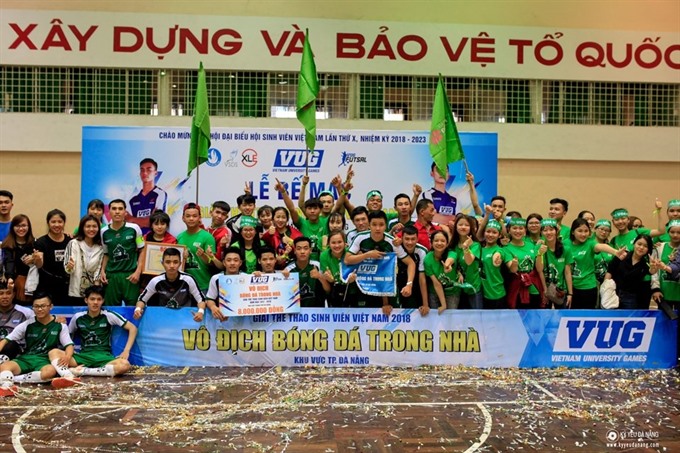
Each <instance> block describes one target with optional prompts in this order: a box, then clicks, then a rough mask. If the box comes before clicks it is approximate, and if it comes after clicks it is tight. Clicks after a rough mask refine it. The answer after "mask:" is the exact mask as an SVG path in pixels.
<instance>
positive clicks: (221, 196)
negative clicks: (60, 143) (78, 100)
mask: <svg viewBox="0 0 680 453" xmlns="http://www.w3.org/2000/svg"><path fill="white" fill-rule="evenodd" d="M187 125H188V122H187ZM190 135H191V134H190V132H189V128H188V127H185V128H180V127H169V128H164V127H104V126H86V127H83V147H82V173H81V181H82V182H81V212H83V213H85V212H87V204H88V202H89V201H90V200H92V199H94V198H99V199H101V200H104V202H105V203H108V202H109V201H110V200H113V199H115V198H120V199H123V200H125V201H127V202H128V206H129V207H130V210H131V211H132V212H131V213H132V214H133V215H134V216H136V217H140V216H142V215H146V214H149V213H150V212H151V211H152V209H153V208H156V207H160V206H155V205H154V206H151V205H150V204H149V203H148V202H147V206H143V207H141V208H139V207H137V206H131V205H132V203H131V201H132V200H133V199H135V200H137V199H143V200H147V199H148V196H147V194H148V193H149V190H151V189H154V193H156V194H160V195H159V196H161V197H162V198H163V200H167V201H166V202H165V203H164V209H165V211H166V212H167V213H168V214H169V215H170V219H171V222H170V232H171V233H172V234H174V235H175V236H176V235H177V234H179V233H180V232H181V231H183V230H184V229H185V228H184V223H183V222H182V206H184V205H185V204H186V203H188V202H196V195H197V193H198V203H199V204H200V205H201V206H202V208H203V209H202V211H201V214H202V217H203V221H204V223H205V224H206V226H208V225H209V224H210V218H209V209H210V205H211V204H212V203H213V202H215V201H216V200H224V201H226V202H228V203H229V204H230V205H231V207H232V211H231V215H235V214H238V209H237V207H236V198H237V197H238V196H239V195H242V194H243V192H244V188H245V187H246V186H247V187H248V189H249V190H250V192H251V194H252V195H253V196H254V197H255V199H256V200H257V206H258V207H260V206H263V205H269V206H273V207H276V206H283V199H282V197H281V195H280V194H279V193H278V192H277V191H276V190H275V189H274V187H275V184H276V180H279V181H281V182H282V183H283V184H284V185H285V186H286V187H287V189H288V193H289V194H290V196H291V198H292V199H293V200H294V201H297V200H298V199H299V197H300V194H301V190H302V179H303V177H304V176H305V174H307V175H308V176H309V183H308V184H307V192H306V194H305V197H306V199H309V198H313V197H317V196H319V194H320V193H321V192H323V191H330V192H331V193H332V194H333V195H334V196H335V197H337V196H338V194H337V189H336V188H335V187H334V186H332V185H331V181H332V179H333V178H334V177H335V176H337V175H340V176H341V177H342V178H343V180H345V178H346V176H347V172H348V170H349V168H350V166H351V168H352V169H353V172H354V177H353V178H352V185H353V189H352V190H351V191H350V193H349V197H350V200H351V201H352V203H353V204H354V205H356V206H359V205H363V204H364V203H365V201H366V194H367V193H368V192H369V191H372V190H376V189H377V190H380V191H381V192H382V194H383V196H384V200H383V205H384V209H385V210H386V211H388V212H389V211H392V210H394V206H393V204H394V203H393V200H394V197H395V195H397V194H400V193H406V194H411V192H412V188H413V184H418V185H420V186H421V187H422V189H423V195H422V196H424V197H427V198H430V199H431V200H433V202H434V204H435V209H436V210H437V215H438V216H440V217H438V220H437V221H438V222H443V221H446V220H447V219H452V218H453V216H454V215H455V214H457V213H459V212H464V213H468V214H470V213H472V202H471V198H470V188H469V184H468V183H467V182H466V179H465V166H464V165H463V163H462V162H454V163H451V164H449V167H448V170H449V171H448V175H445V176H444V177H442V176H440V175H439V173H438V172H437V171H436V170H433V169H432V158H431V157H430V152H429V147H428V139H429V131H365V130H322V129H319V130H318V133H317V137H316V144H317V145H316V149H314V151H313V152H307V150H305V146H304V133H303V131H302V129H301V128H299V129H266V128H213V129H212V130H211V134H210V136H211V145H210V150H209V152H208V161H207V162H206V163H205V164H204V165H201V166H199V167H198V169H197V170H194V171H193V172H192V174H191V177H190V178H189V179H188V180H186V179H185V178H186V174H187V161H188V157H189V141H190ZM460 138H461V143H462V145H463V149H464V150H465V157H466V159H467V165H468V167H469V168H470V171H471V172H472V173H473V174H474V183H475V187H476V191H477V194H478V197H479V202H480V205H481V204H483V203H487V204H489V203H491V197H493V196H495V195H496V193H497V160H498V136H497V134H496V133H486V132H485V133H477V132H475V133H471V132H468V133H466V132H462V133H461V134H460ZM143 159H153V161H154V162H156V164H157V165H156V166H155V168H154V169H153V170H154V171H153V175H152V177H153V179H152V182H153V184H150V183H151V181H149V180H148V179H149V177H148V175H145V176H144V180H143V179H142V176H141V174H140V162H141V161H142V160H143ZM197 185H198V191H197V187H196V186H197ZM105 215H106V214H105Z"/></svg>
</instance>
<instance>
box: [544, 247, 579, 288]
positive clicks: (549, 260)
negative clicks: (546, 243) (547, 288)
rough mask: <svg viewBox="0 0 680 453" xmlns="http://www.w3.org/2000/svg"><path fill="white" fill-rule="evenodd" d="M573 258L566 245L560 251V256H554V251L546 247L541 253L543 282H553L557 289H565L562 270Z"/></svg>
mask: <svg viewBox="0 0 680 453" xmlns="http://www.w3.org/2000/svg"><path fill="white" fill-rule="evenodd" d="M573 262H574V259H573V258H572V257H571V251H570V250H569V249H567V248H566V247H565V248H564V250H563V251H562V256H560V257H559V258H558V257H557V256H555V252H553V251H552V250H550V249H548V250H547V251H546V252H545V255H543V275H544V276H545V283H546V284H548V285H549V284H551V283H554V284H555V285H557V288H558V289H561V290H564V291H566V290H567V289H568V288H567V282H566V279H565V276H564V270H565V268H566V267H567V266H571V265H572V264H573Z"/></svg>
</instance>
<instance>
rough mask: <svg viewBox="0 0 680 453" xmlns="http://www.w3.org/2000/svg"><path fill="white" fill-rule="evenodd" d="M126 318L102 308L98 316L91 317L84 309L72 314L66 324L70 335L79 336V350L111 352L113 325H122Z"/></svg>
mask: <svg viewBox="0 0 680 453" xmlns="http://www.w3.org/2000/svg"><path fill="white" fill-rule="evenodd" d="M126 323H127V320H126V319H125V318H123V317H122V316H121V315H119V314H118V313H114V312H111V311H108V310H102V311H101V313H100V314H99V316H96V317H94V318H93V317H91V316H90V315H88V314H87V312H86V311H81V312H78V313H76V314H75V315H73V318H71V322H69V324H68V329H69V332H70V333H71V335H72V336H75V335H76V334H78V335H79V336H80V345H81V348H80V352H83V353H86V352H93V351H102V352H111V333H112V332H113V326H119V327H123V326H125V324H126Z"/></svg>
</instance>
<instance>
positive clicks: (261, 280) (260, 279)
mask: <svg viewBox="0 0 680 453" xmlns="http://www.w3.org/2000/svg"><path fill="white" fill-rule="evenodd" d="M267 282H269V276H268V275H261V276H259V277H250V283H267Z"/></svg>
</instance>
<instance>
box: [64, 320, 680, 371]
mask: <svg viewBox="0 0 680 453" xmlns="http://www.w3.org/2000/svg"><path fill="white" fill-rule="evenodd" d="M82 309H83V308H82V307H55V309H54V310H53V312H54V313H63V314H70V313H74V312H75V311H80V310H82ZM113 310H115V311H116V312H118V313H121V314H122V315H123V316H125V317H127V318H128V319H131V318H132V312H133V307H116V308H114V309H113ZM191 311H192V309H191V308H183V309H180V310H173V309H168V308H160V307H149V308H148V309H147V310H146V311H145V312H144V316H143V317H142V319H141V320H140V321H139V323H138V324H139V336H138V337H137V341H136V343H135V346H134V348H133V349H132V353H131V355H130V361H131V362H132V363H134V364H136V365H163V366H273V365H283V366H308V365H319V366H321V365H323V366H366V365H376V366H419V365H465V366H476V367H522V368H530V367H558V366H566V367H577V368H588V367H600V368H646V369H653V368H671V367H674V366H675V365H676V364H677V359H676V358H677V346H676V344H677V343H676V341H677V340H676V338H677V337H676V335H677V320H675V321H671V320H670V319H669V318H668V317H667V316H665V315H664V314H663V313H662V312H660V311H658V310H640V311H635V310H446V311H445V312H444V313H442V314H441V315H438V314H437V312H436V310H435V311H431V312H430V314H428V315H427V316H425V317H423V316H421V315H420V314H419V313H418V311H417V310H401V309H398V310H394V311H393V313H392V314H391V315H383V314H382V312H381V310H380V309H349V310H348V309H339V308H335V309H333V308H327V309H302V310H301V312H300V313H298V314H281V315H263V316H253V317H239V318H230V319H229V320H227V321H224V322H221V323H220V322H218V321H217V320H215V319H214V318H213V317H212V316H211V315H210V314H206V317H205V319H204V321H203V322H202V323H197V322H194V321H193V319H192V313H191ZM136 324H137V323H136ZM125 341H126V333H125V331H123V330H122V329H117V332H116V335H114V339H113V342H114V344H113V348H114V354H115V353H118V352H119V351H120V350H121V349H122V348H123V347H124V345H125Z"/></svg>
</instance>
